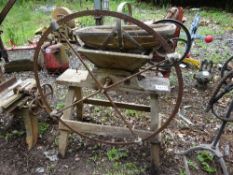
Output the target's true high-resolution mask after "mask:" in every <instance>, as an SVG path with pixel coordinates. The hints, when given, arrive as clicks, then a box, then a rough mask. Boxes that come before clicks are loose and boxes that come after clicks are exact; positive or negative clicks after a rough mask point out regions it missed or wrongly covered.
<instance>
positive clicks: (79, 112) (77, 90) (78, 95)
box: [75, 87, 83, 120]
mask: <svg viewBox="0 0 233 175" xmlns="http://www.w3.org/2000/svg"><path fill="white" fill-rule="evenodd" d="M75 97H76V100H80V99H82V97H83V96H82V88H80V87H76V88H75ZM76 107H77V118H78V119H79V120H82V119H83V102H81V103H78V104H77V105H76Z"/></svg>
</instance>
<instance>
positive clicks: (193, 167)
mask: <svg viewBox="0 0 233 175" xmlns="http://www.w3.org/2000/svg"><path fill="white" fill-rule="evenodd" d="M188 165H189V166H190V167H191V168H192V169H193V170H197V169H198V166H197V164H196V163H195V162H193V161H192V160H188Z"/></svg>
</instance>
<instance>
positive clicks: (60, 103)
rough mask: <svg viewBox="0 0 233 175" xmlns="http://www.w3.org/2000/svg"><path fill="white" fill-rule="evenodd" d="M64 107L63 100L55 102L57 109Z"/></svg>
mask: <svg viewBox="0 0 233 175" xmlns="http://www.w3.org/2000/svg"><path fill="white" fill-rule="evenodd" d="M64 107H65V104H64V103H63V102H59V103H57V104H56V109H57V110H59V109H63V108H64Z"/></svg>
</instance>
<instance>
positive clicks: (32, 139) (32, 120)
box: [21, 108, 38, 150]
mask: <svg viewBox="0 0 233 175" xmlns="http://www.w3.org/2000/svg"><path fill="white" fill-rule="evenodd" d="M21 113H22V115H23V118H24V125H25V129H26V143H27V144H28V149H29V150H30V149H31V148H32V147H33V146H34V145H35V144H36V143H37V140H38V121H37V118H36V116H34V115H32V114H30V112H29V109H28V108H22V109H21Z"/></svg>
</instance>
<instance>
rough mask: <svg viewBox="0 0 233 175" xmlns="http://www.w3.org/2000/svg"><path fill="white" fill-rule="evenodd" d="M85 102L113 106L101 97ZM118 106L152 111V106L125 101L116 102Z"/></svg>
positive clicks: (85, 101)
mask: <svg viewBox="0 0 233 175" xmlns="http://www.w3.org/2000/svg"><path fill="white" fill-rule="evenodd" d="M84 103H86V104H92V105H99V106H112V105H111V103H110V102H109V101H107V100H99V99H93V98H90V99H86V100H84ZM114 103H115V104H116V106H117V107H119V108H126V109H133V110H137V111H145V112H150V107H149V106H146V105H139V104H135V103H123V102H115V101H114Z"/></svg>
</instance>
